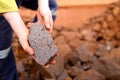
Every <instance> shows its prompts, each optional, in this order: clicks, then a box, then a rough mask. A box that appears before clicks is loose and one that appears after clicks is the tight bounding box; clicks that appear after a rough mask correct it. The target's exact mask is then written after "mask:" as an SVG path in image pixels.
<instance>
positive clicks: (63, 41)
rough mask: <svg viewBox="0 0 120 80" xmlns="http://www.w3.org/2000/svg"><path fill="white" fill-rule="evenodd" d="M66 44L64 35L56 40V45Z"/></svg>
mask: <svg viewBox="0 0 120 80" xmlns="http://www.w3.org/2000/svg"><path fill="white" fill-rule="evenodd" d="M65 43H66V39H65V37H64V36H63V35H61V36H58V37H56V38H55V44H56V45H59V44H65Z"/></svg>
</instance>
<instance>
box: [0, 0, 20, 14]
mask: <svg viewBox="0 0 120 80" xmlns="http://www.w3.org/2000/svg"><path fill="white" fill-rule="evenodd" d="M15 11H18V7H17V4H16V2H15V0H0V13H5V12H15Z"/></svg>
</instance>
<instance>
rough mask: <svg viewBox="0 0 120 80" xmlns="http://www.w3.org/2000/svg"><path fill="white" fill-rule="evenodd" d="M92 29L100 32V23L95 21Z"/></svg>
mask: <svg viewBox="0 0 120 80" xmlns="http://www.w3.org/2000/svg"><path fill="white" fill-rule="evenodd" d="M93 30H94V31H96V32H100V30H101V24H100V23H96V24H95V25H94V26H93Z"/></svg>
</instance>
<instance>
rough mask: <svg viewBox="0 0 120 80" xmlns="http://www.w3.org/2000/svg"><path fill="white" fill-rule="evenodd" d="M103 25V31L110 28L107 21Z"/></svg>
mask: <svg viewBox="0 0 120 80" xmlns="http://www.w3.org/2000/svg"><path fill="white" fill-rule="evenodd" d="M101 24H102V25H101V27H102V29H104V30H106V29H107V28H108V24H107V22H106V21H102V23H101Z"/></svg>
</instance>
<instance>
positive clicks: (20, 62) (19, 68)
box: [16, 61, 25, 73]
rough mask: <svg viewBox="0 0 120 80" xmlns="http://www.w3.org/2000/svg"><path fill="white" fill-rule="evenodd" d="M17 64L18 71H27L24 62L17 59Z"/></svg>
mask: <svg viewBox="0 0 120 80" xmlns="http://www.w3.org/2000/svg"><path fill="white" fill-rule="evenodd" d="M16 66H17V71H18V72H20V73H21V72H24V71H25V68H24V66H23V63H22V61H17V62H16Z"/></svg>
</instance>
